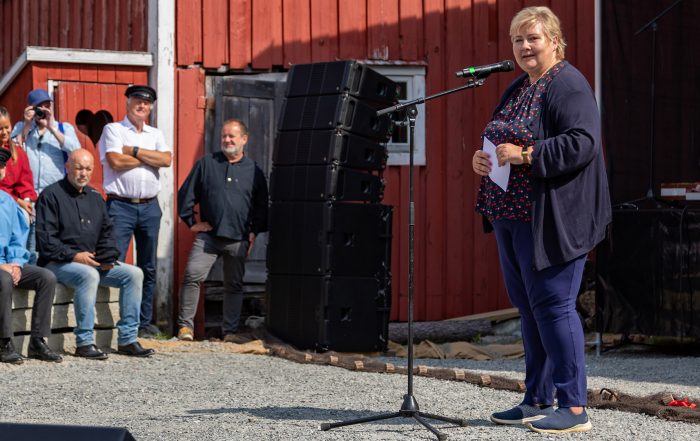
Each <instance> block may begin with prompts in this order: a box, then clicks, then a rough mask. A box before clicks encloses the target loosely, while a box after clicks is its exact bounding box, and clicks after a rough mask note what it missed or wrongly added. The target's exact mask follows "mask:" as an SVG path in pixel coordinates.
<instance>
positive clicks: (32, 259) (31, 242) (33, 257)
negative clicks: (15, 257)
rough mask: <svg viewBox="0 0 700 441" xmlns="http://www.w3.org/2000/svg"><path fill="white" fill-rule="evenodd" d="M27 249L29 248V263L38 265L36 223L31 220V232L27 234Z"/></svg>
mask: <svg viewBox="0 0 700 441" xmlns="http://www.w3.org/2000/svg"><path fill="white" fill-rule="evenodd" d="M27 250H29V262H27V263H29V264H30V265H36V261H37V259H38V257H39V256H37V252H36V223H35V222H31V223H30V224H29V234H28V235H27Z"/></svg>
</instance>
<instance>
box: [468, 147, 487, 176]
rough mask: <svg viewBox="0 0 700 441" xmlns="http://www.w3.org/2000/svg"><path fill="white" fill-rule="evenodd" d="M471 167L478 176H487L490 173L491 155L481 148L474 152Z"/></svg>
mask: <svg viewBox="0 0 700 441" xmlns="http://www.w3.org/2000/svg"><path fill="white" fill-rule="evenodd" d="M472 168H473V169H474V173H476V174H477V175H479V176H488V175H489V173H491V156H490V155H489V154H488V153H486V152H485V151H483V150H477V151H475V152H474V157H473V158H472Z"/></svg>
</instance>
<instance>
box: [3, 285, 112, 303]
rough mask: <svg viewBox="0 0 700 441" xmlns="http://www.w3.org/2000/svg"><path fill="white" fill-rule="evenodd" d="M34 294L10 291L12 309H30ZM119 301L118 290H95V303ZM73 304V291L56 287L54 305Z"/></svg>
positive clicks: (26, 291)
mask: <svg viewBox="0 0 700 441" xmlns="http://www.w3.org/2000/svg"><path fill="white" fill-rule="evenodd" d="M34 296H35V292H34V291H33V290H25V289H17V288H15V289H14V290H13V291H12V309H18V308H31V307H32V306H33V305H34ZM118 301H119V288H107V287H106V286H100V287H99V289H98V290H97V303H109V302H118ZM72 302H73V289H72V288H66V287H65V286H63V285H61V284H60V283H59V284H57V285H56V295H55V296H54V299H53V304H54V305H61V304H65V303H72Z"/></svg>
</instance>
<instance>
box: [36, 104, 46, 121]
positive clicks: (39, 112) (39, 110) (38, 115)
mask: <svg viewBox="0 0 700 441" xmlns="http://www.w3.org/2000/svg"><path fill="white" fill-rule="evenodd" d="M34 118H36V119H44V118H46V112H44V109H42V108H41V107H39V106H34Z"/></svg>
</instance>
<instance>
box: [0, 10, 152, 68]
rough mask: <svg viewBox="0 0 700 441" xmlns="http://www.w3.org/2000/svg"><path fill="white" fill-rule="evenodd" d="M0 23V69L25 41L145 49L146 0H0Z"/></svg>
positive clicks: (146, 43) (89, 46) (9, 63)
mask: <svg viewBox="0 0 700 441" xmlns="http://www.w3.org/2000/svg"><path fill="white" fill-rule="evenodd" d="M0 23H2V24H3V30H2V31H1V32H2V35H1V36H2V41H0V72H5V71H6V70H7V69H8V68H9V67H10V66H11V65H12V63H14V62H15V60H16V59H17V57H18V56H19V55H20V54H21V53H22V52H23V51H24V49H25V48H26V47H27V46H49V47H63V48H83V49H107V50H118V51H146V50H147V49H148V48H147V45H148V42H147V38H148V0H3V1H2V3H1V4H0Z"/></svg>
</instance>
